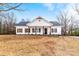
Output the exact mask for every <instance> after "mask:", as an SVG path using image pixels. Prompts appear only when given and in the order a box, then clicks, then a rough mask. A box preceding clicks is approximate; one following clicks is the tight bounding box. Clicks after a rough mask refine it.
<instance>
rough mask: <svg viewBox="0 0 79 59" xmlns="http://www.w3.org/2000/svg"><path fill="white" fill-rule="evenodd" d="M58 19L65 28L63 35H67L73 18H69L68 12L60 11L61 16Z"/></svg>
mask: <svg viewBox="0 0 79 59" xmlns="http://www.w3.org/2000/svg"><path fill="white" fill-rule="evenodd" d="M56 18H57V20H58V22H59V23H60V24H61V25H62V26H63V28H62V31H63V34H64V35H66V34H67V33H68V27H69V23H70V20H71V16H68V11H66V12H65V11H60V13H59V15H58V16H57V17H56Z"/></svg>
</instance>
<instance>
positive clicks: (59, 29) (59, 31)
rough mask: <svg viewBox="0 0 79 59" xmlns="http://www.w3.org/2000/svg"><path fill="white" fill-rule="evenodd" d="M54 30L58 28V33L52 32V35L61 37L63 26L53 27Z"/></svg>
mask: <svg viewBox="0 0 79 59" xmlns="http://www.w3.org/2000/svg"><path fill="white" fill-rule="evenodd" d="M52 28H57V32H56V33H55V32H52V30H51V34H52V35H61V26H52V27H51V29H52Z"/></svg>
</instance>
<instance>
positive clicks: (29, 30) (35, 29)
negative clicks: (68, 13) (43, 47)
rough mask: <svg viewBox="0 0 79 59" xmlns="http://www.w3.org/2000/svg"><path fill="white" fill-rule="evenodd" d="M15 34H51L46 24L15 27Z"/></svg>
mask: <svg viewBox="0 0 79 59" xmlns="http://www.w3.org/2000/svg"><path fill="white" fill-rule="evenodd" d="M16 32H17V34H40V35H43V34H44V35H49V34H51V28H50V27H47V26H30V27H23V28H16Z"/></svg>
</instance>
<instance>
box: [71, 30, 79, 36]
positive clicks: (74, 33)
mask: <svg viewBox="0 0 79 59" xmlns="http://www.w3.org/2000/svg"><path fill="white" fill-rule="evenodd" d="M71 35H73V36H79V29H75V30H73V31H72V32H71Z"/></svg>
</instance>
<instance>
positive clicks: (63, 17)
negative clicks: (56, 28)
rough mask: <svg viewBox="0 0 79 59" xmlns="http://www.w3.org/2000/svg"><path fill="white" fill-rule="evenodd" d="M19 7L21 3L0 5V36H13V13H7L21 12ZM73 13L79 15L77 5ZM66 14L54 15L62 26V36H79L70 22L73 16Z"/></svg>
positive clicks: (65, 12) (14, 17)
mask: <svg viewBox="0 0 79 59" xmlns="http://www.w3.org/2000/svg"><path fill="white" fill-rule="evenodd" d="M21 5H22V4H21V3H20V4H14V5H12V4H7V3H0V34H15V32H16V30H15V23H16V16H15V14H14V13H13V12H8V11H10V10H17V11H22V9H19V8H18V7H19V6H21ZM3 7H5V8H3ZM6 7H7V8H6ZM74 11H76V12H77V13H78V14H79V8H78V5H75V7H74ZM68 13H69V11H68V10H67V11H63V10H60V12H59V15H56V18H57V20H58V23H60V25H61V26H62V33H63V35H71V34H76V33H77V35H79V30H78V28H74V23H73V20H72V19H73V15H70V16H68ZM75 26H78V24H76V25H75ZM76 29H77V30H76ZM75 30H76V31H75Z"/></svg>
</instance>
